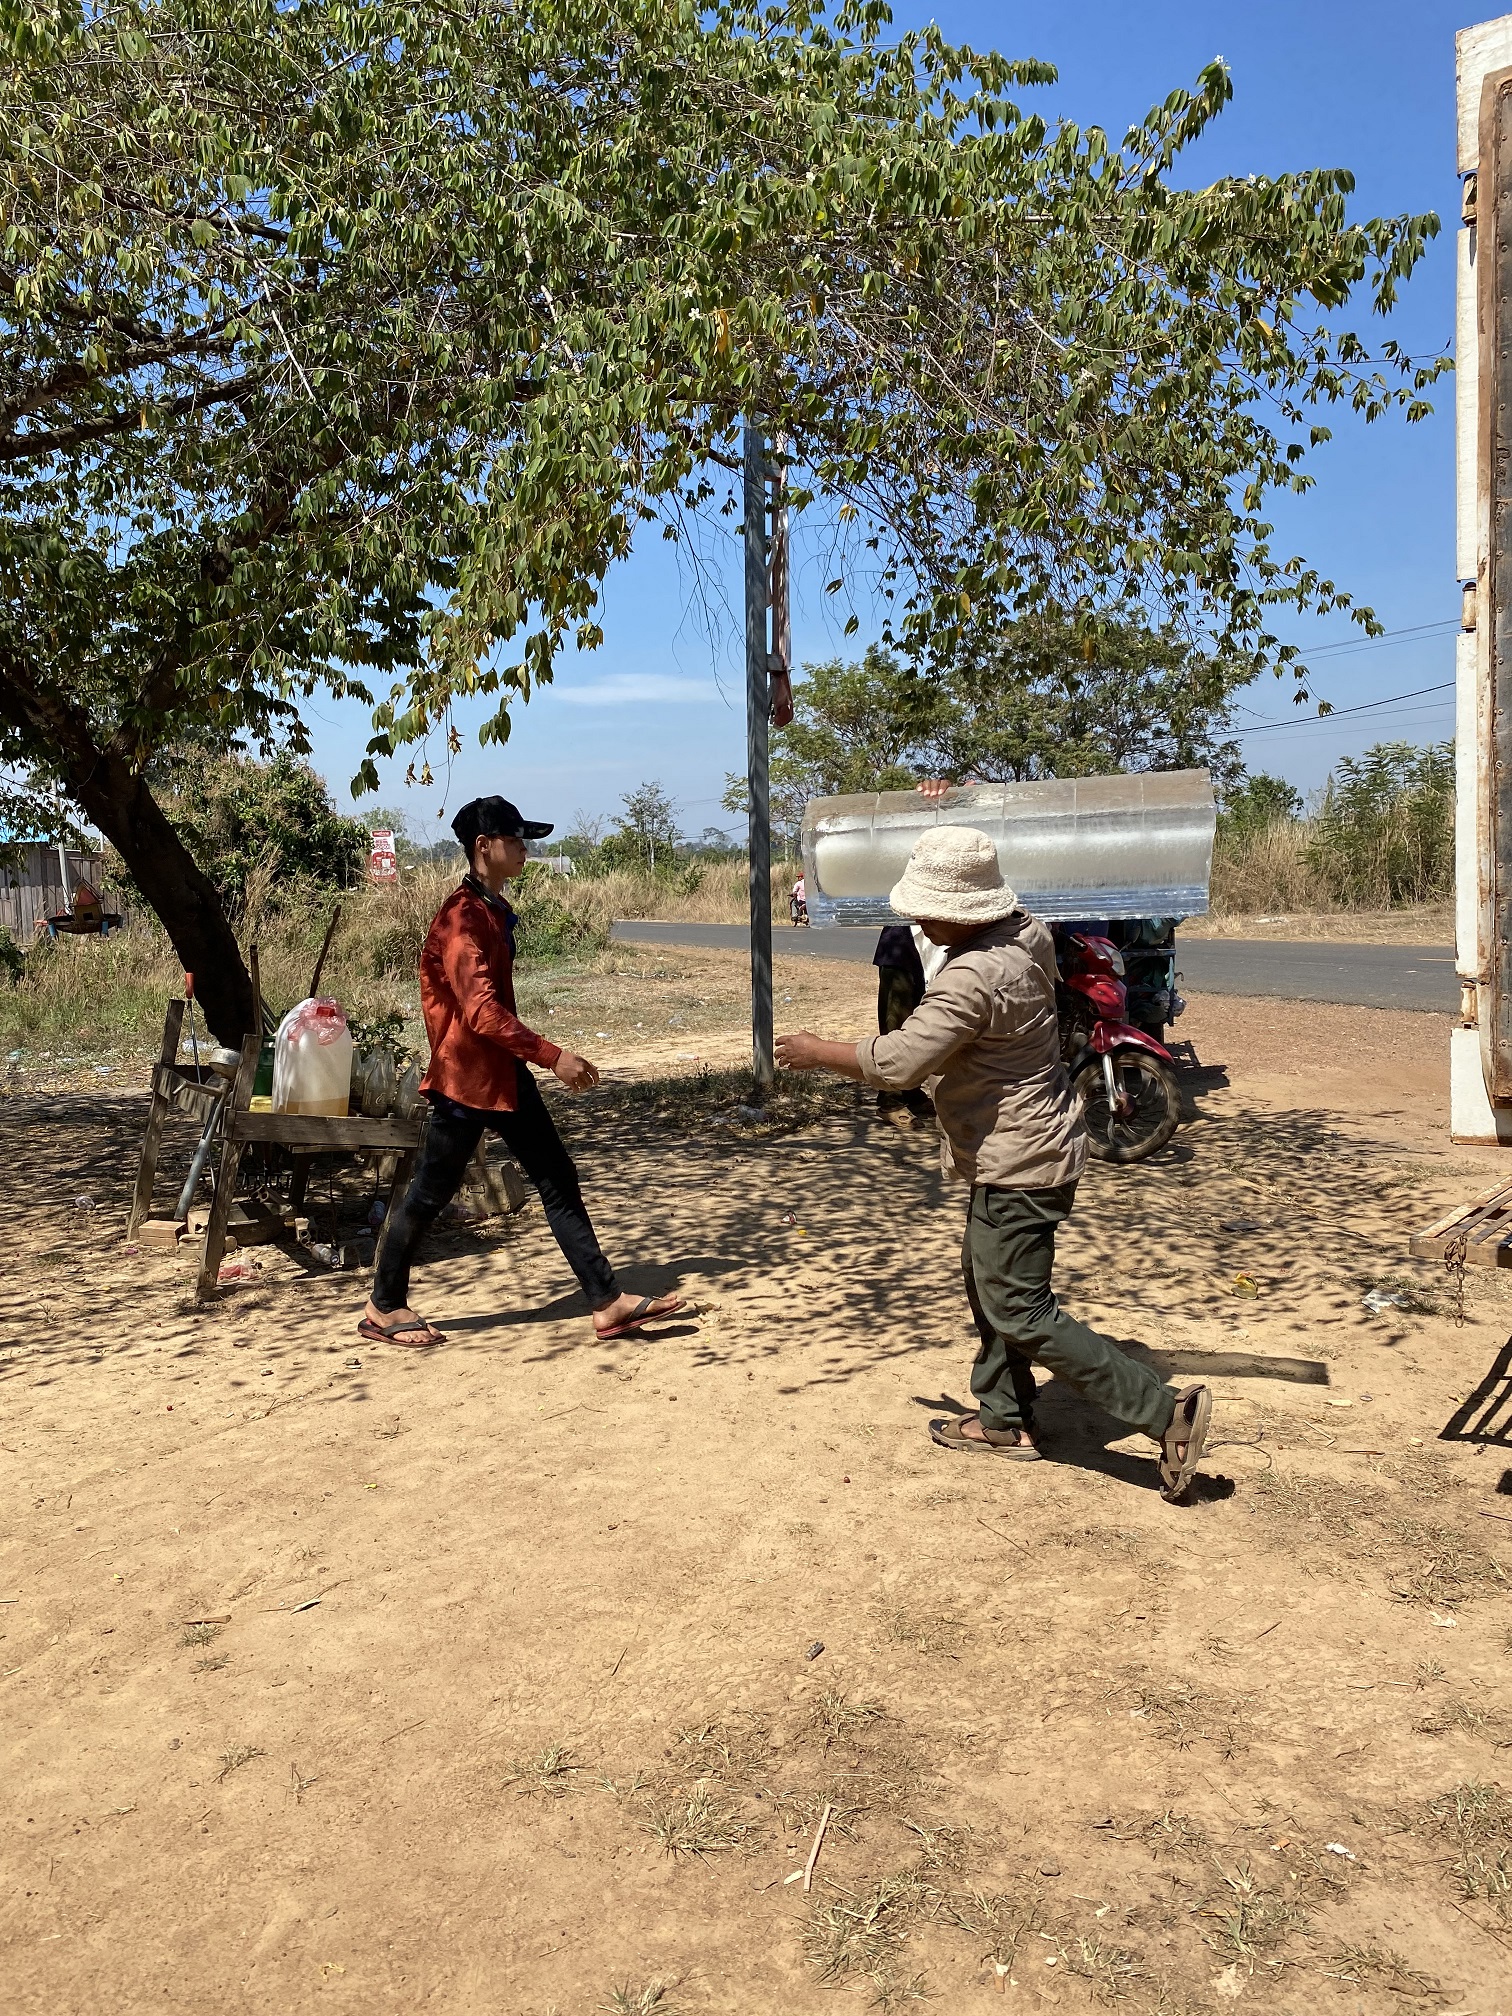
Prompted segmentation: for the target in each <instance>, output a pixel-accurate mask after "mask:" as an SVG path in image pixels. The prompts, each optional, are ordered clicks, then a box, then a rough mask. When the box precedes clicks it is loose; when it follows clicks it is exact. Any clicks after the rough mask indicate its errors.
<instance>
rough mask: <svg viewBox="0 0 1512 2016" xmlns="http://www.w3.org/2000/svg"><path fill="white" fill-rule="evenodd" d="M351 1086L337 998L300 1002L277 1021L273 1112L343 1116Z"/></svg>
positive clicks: (348, 1039)
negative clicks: (334, 999)
mask: <svg viewBox="0 0 1512 2016" xmlns="http://www.w3.org/2000/svg"><path fill="white" fill-rule="evenodd" d="M351 1086H352V1036H351V1031H350V1030H349V1029H348V1028H347V1023H346V1016H345V1015H343V1014H342V1012H341V1008H340V1005H339V1003H337V1002H335V1001H301V1002H300V1003H299V1005H298V1007H297V1008H291V1009H290V1010H289V1012H288V1014H287V1015H285V1017H284V1019H283V1020H282V1022H280V1023H279V1025H278V1035H277V1037H276V1038H275V1039H274V1046H273V1111H274V1112H275V1113H321V1114H327V1115H332V1116H338V1117H339V1116H344V1115H345V1113H346V1111H347V1106H348V1101H349V1098H350V1095H351Z"/></svg>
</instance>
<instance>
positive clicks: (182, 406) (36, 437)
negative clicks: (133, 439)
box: [0, 371, 268, 468]
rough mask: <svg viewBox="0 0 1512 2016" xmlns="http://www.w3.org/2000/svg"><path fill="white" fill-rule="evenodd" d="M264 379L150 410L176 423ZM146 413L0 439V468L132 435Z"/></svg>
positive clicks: (257, 375) (253, 377) (234, 382)
mask: <svg viewBox="0 0 1512 2016" xmlns="http://www.w3.org/2000/svg"><path fill="white" fill-rule="evenodd" d="M267 377H268V374H267V372H266V371H256V372H250V373H249V374H248V375H247V376H246V377H244V378H232V379H229V380H228V381H227V382H226V383H225V384H224V385H214V386H209V387H206V388H203V389H201V390H198V391H194V392H185V393H183V394H182V395H181V396H180V397H179V398H177V399H170V400H169V401H168V403H167V404H166V405H163V404H161V403H159V402H153V405H152V410H153V412H154V413H155V414H156V415H157V416H158V418H159V419H163V420H177V419H180V418H181V417H182V416H183V415H184V414H185V413H193V412H196V411H198V410H201V409H203V408H206V407H210V406H224V405H225V404H226V403H227V402H228V401H232V400H236V399H240V398H242V397H244V395H245V394H246V393H248V392H254V391H256V389H257V388H258V386H259V385H262V384H265V383H266V382H267ZM145 411H146V405H145V404H142V405H138V406H137V407H136V408H135V409H134V410H133V411H132V412H130V413H112V414H111V415H110V416H109V417H108V418H106V419H104V420H88V421H81V422H80V423H79V425H78V426H76V427H58V428H54V429H53V431H52V432H51V433H46V434H42V433H28V434H8V435H0V468H3V467H5V466H6V465H7V464H9V463H12V462H35V461H37V460H38V459H39V458H41V457H43V456H47V455H66V454H68V453H70V452H71V451H72V450H73V449H75V448H84V447H87V446H88V444H89V443H90V442H91V441H107V440H109V439H110V438H111V437H112V436H113V435H118V434H129V433H132V432H134V431H135V430H136V429H137V428H138V427H139V426H140V425H141V419H142V415H143V413H144V412H145Z"/></svg>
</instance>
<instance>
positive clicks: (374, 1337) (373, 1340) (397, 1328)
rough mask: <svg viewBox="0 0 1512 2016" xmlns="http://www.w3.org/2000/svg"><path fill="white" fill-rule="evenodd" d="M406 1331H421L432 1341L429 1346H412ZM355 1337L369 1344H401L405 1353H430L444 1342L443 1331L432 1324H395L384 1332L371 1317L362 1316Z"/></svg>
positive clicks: (418, 1344) (416, 1344)
mask: <svg viewBox="0 0 1512 2016" xmlns="http://www.w3.org/2000/svg"><path fill="white" fill-rule="evenodd" d="M408 1330H423V1331H424V1332H425V1333H426V1335H427V1336H428V1337H430V1339H431V1340H432V1341H431V1342H430V1343H429V1344H420V1343H414V1344H412V1343H411V1342H410V1341H409V1339H408V1337H407V1336H406V1335H405V1332H406V1331H408ZM357 1335H358V1336H359V1337H365V1338H366V1339H367V1340H368V1342H369V1343H370V1344H402V1345H403V1346H404V1348H405V1349H406V1350H407V1351H431V1350H434V1348H435V1346H436V1345H437V1344H444V1343H445V1342H446V1333H445V1331H444V1330H438V1329H437V1328H436V1327H435V1325H434V1324H433V1323H426V1322H423V1321H422V1322H418V1323H396V1324H395V1325H394V1327H393V1329H392V1330H385V1329H384V1327H383V1325H382V1324H381V1323H375V1322H374V1321H373V1319H372V1317H371V1316H364V1317H363V1319H362V1321H361V1322H360V1323H359V1324H358V1325H357Z"/></svg>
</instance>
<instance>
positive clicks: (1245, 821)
mask: <svg viewBox="0 0 1512 2016" xmlns="http://www.w3.org/2000/svg"><path fill="white" fill-rule="evenodd" d="M1301 816H1302V793H1301V792H1300V791H1298V790H1297V789H1296V787H1295V786H1294V785H1291V784H1288V783H1287V781H1286V779H1285V778H1284V777H1272V776H1271V775H1270V774H1269V773H1268V772H1267V771H1264V770H1257V771H1256V772H1255V774H1254V775H1253V776H1252V777H1246V778H1245V779H1244V780H1243V782H1242V783H1238V784H1234V785H1231V786H1230V787H1229V789H1228V790H1227V791H1226V792H1225V793H1224V797H1223V805H1222V809H1221V810H1220V812H1219V814H1218V820H1219V824H1220V825H1221V826H1222V828H1223V830H1224V831H1225V832H1226V833H1232V834H1235V835H1244V834H1250V833H1260V832H1263V831H1264V830H1265V828H1266V827H1268V826H1281V825H1285V824H1286V823H1287V822H1288V821H1290V820H1292V819H1299V818H1301Z"/></svg>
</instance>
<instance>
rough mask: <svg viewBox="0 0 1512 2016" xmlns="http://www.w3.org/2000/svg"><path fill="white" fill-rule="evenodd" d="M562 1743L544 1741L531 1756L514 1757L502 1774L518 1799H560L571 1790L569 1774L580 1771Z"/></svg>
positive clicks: (505, 1782)
mask: <svg viewBox="0 0 1512 2016" xmlns="http://www.w3.org/2000/svg"><path fill="white" fill-rule="evenodd" d="M582 1768H583V1767H582V1765H581V1764H580V1763H578V1761H577V1760H576V1758H575V1757H574V1756H573V1754H572V1751H571V1750H570V1749H569V1747H568V1746H567V1745H566V1744H565V1743H548V1744H547V1745H546V1747H545V1748H544V1749H542V1750H537V1751H536V1753H535V1755H534V1756H533V1757H517V1758H515V1759H514V1760H513V1761H512V1762H511V1763H510V1765H509V1768H508V1769H507V1770H506V1771H505V1773H504V1779H503V1782H504V1784H505V1785H512V1786H513V1787H514V1789H515V1792H516V1794H517V1795H518V1797H520V1798H522V1799H537V1798H546V1799H561V1798H563V1797H564V1796H565V1794H566V1793H568V1792H569V1791H570V1790H571V1789H572V1781H573V1774H574V1773H575V1772H578V1771H581V1770H582Z"/></svg>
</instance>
